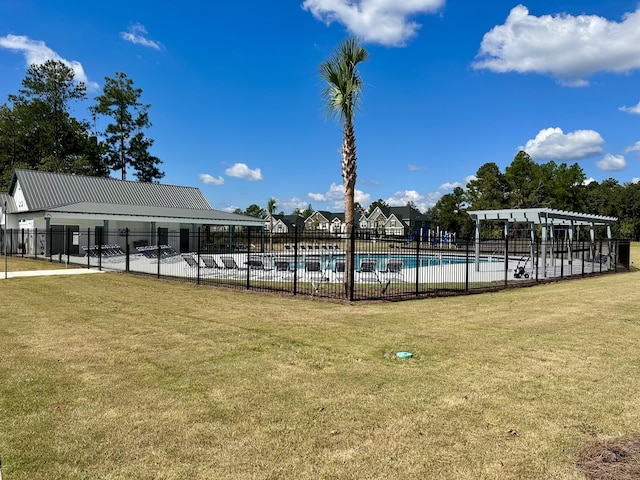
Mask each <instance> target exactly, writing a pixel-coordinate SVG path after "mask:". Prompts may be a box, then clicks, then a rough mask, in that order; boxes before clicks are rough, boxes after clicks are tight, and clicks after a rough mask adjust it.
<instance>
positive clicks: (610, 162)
mask: <svg viewBox="0 0 640 480" xmlns="http://www.w3.org/2000/svg"><path fill="white" fill-rule="evenodd" d="M596 167H598V168H599V169H600V170H607V171H610V172H613V171H618V170H624V169H625V168H627V162H626V161H625V159H624V157H623V156H622V155H612V154H610V153H608V154H607V155H605V157H604V158H603V159H602V160H600V161H599V162H596Z"/></svg>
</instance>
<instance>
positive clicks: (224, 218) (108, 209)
mask: <svg viewBox="0 0 640 480" xmlns="http://www.w3.org/2000/svg"><path fill="white" fill-rule="evenodd" d="M47 212H55V213H57V214H65V215H68V216H84V215H94V216H95V215H100V216H103V217H105V218H106V217H114V216H115V217H129V218H128V219H131V220H145V221H154V220H159V219H162V220H164V221H179V222H181V223H198V224H199V223H206V224H219V225H228V224H234V225H246V226H253V227H263V226H264V220H262V219H260V218H253V217H249V216H246V215H238V214H235V213H228V212H223V211H221V210H211V209H208V210H204V209H195V208H168V207H146V206H139V205H116V204H105V203H89V202H81V203H74V204H72V205H62V206H60V207H54V208H49V209H47Z"/></svg>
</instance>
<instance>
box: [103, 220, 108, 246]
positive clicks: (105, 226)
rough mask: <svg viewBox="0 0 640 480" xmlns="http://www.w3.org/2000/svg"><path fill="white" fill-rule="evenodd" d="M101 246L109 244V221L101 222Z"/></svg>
mask: <svg viewBox="0 0 640 480" xmlns="http://www.w3.org/2000/svg"><path fill="white" fill-rule="evenodd" d="M102 244H103V245H108V244H109V220H103V221H102Z"/></svg>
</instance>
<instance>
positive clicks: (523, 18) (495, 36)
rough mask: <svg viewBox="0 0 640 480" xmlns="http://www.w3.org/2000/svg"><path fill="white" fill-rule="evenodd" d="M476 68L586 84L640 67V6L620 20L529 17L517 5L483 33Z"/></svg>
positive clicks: (592, 17)
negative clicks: (590, 79)
mask: <svg viewBox="0 0 640 480" xmlns="http://www.w3.org/2000/svg"><path fill="white" fill-rule="evenodd" d="M473 68H476V69H488V70H491V71H493V72H497V73H505V72H518V73H530V72H532V73H541V74H551V75H553V76H554V77H555V78H556V79H558V80H559V81H560V82H561V83H563V84H566V85H571V86H584V85H587V84H588V82H587V81H586V78H588V77H589V76H590V75H592V74H594V73H596V72H601V71H610V72H616V73H624V72H628V71H631V70H635V69H637V68H640V8H639V9H638V10H636V11H635V12H632V13H628V14H626V15H625V16H624V17H623V18H622V21H621V22H615V21H609V20H607V19H606V18H603V17H599V16H597V15H578V16H573V15H568V14H557V15H543V16H540V17H536V16H533V15H529V10H528V9H527V8H526V7H525V6H523V5H518V6H516V7H514V8H513V9H512V10H511V13H509V16H508V17H507V19H506V21H505V23H504V24H503V25H497V26H495V27H493V29H492V30H491V31H489V32H488V33H486V34H485V35H484V38H483V39H482V43H481V45H480V52H479V53H478V55H477V57H476V61H475V62H474V63H473Z"/></svg>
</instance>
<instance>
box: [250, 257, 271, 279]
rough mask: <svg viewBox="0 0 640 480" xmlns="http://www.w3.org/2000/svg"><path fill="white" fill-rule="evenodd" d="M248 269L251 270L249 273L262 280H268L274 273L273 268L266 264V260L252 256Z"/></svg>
mask: <svg viewBox="0 0 640 480" xmlns="http://www.w3.org/2000/svg"><path fill="white" fill-rule="evenodd" d="M246 265H247V268H249V272H250V273H251V274H252V275H253V276H257V277H260V278H268V277H271V276H272V274H273V273H274V270H273V268H269V267H266V266H265V264H264V260H263V259H262V257H258V256H251V257H249V259H248V260H247V262H246Z"/></svg>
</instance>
